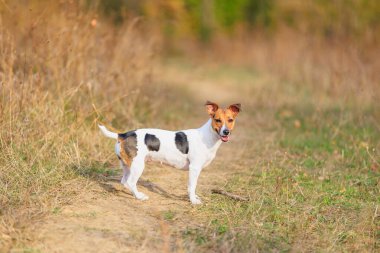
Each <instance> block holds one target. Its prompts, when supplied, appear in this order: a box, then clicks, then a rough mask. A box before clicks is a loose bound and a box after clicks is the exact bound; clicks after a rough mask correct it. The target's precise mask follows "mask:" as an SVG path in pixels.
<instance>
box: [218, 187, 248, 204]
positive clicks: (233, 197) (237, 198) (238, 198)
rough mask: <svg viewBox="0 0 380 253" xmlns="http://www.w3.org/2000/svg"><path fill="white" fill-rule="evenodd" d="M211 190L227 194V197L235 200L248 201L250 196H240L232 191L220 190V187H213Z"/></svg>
mask: <svg viewBox="0 0 380 253" xmlns="http://www.w3.org/2000/svg"><path fill="white" fill-rule="evenodd" d="M211 192H212V193H216V194H221V195H224V196H227V197H230V198H231V199H234V200H239V201H248V198H245V197H242V196H239V195H235V194H232V193H229V192H225V191H222V190H218V189H212V190H211Z"/></svg>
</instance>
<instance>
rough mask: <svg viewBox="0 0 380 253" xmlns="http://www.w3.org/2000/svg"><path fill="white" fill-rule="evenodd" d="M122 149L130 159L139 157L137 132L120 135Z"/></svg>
mask: <svg viewBox="0 0 380 253" xmlns="http://www.w3.org/2000/svg"><path fill="white" fill-rule="evenodd" d="M118 136H119V141H120V143H121V148H122V149H123V150H124V152H125V153H126V155H127V156H128V157H129V159H133V158H134V157H135V156H136V155H137V135H136V132H135V131H129V132H126V133H121V134H118Z"/></svg>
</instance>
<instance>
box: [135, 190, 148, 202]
mask: <svg viewBox="0 0 380 253" xmlns="http://www.w3.org/2000/svg"><path fill="white" fill-rule="evenodd" d="M135 197H136V199H138V200H148V199H149V197H148V196H147V195H145V194H144V193H142V192H138V193H137V194H136V195H135Z"/></svg>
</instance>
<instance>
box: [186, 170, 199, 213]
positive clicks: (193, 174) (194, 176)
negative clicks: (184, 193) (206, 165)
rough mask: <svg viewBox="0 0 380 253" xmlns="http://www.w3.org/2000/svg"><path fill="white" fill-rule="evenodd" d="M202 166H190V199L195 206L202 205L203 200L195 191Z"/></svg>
mask: <svg viewBox="0 0 380 253" xmlns="http://www.w3.org/2000/svg"><path fill="white" fill-rule="evenodd" d="M201 170H202V166H200V165H196V164H190V166H189V185H188V191H189V198H190V201H191V203H192V204H193V205H199V204H202V201H201V199H200V198H199V197H198V196H197V195H196V194H195V190H196V188H197V182H198V177H199V174H200V173H201Z"/></svg>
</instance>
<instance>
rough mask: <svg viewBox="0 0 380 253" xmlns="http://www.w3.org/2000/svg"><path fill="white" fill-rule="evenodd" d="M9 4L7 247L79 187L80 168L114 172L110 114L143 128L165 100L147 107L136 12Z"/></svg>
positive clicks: (1, 114)
mask: <svg viewBox="0 0 380 253" xmlns="http://www.w3.org/2000/svg"><path fill="white" fill-rule="evenodd" d="M11 5H12V6H9V5H8V6H7V8H9V10H8V9H7V8H6V9H4V12H3V13H4V15H3V16H2V19H1V20H0V59H1V63H0V80H1V81H0V129H1V130H0V149H1V153H0V206H1V213H0V214H1V223H0V234H1V236H0V238H1V239H0V241H1V244H2V245H0V246H5V245H7V244H9V243H11V242H12V241H13V242H14V241H17V240H18V239H19V238H21V234H20V233H21V231H20V229H21V230H22V229H27V228H28V226H29V224H30V222H29V221H30V219H31V218H33V217H35V216H40V215H43V214H44V212H45V211H46V210H51V208H54V207H55V206H59V205H62V204H63V203H66V202H67V201H69V200H70V198H71V197H72V196H73V194H75V193H77V192H78V191H80V189H81V188H82V185H83V182H82V183H79V182H78V181H83V179H80V178H78V174H83V173H87V172H88V171H92V170H100V171H101V172H104V173H106V171H104V169H103V167H101V165H103V164H104V163H105V162H106V160H104V159H105V158H104V157H102V156H100V155H99V154H100V152H101V150H102V147H101V146H102V145H98V141H97V140H95V139H94V138H92V136H93V135H94V133H97V129H96V128H95V120H96V119H97V118H99V117H100V118H101V119H103V118H102V116H101V114H102V113H107V117H108V118H107V119H106V120H107V121H108V122H113V123H114V124H115V125H116V126H119V127H120V126H121V125H122V126H123V127H132V126H134V127H135V126H136V125H138V121H137V120H138V118H139V117H140V118H142V117H144V118H145V119H146V120H148V119H149V118H150V116H151V115H153V114H154V113H156V112H157V111H156V109H154V108H159V107H158V106H157V105H158V104H159V103H160V101H162V100H160V99H157V100H155V101H154V102H150V103H149V106H148V107H143V106H140V105H143V104H144V103H145V104H146V103H147V102H146V100H147V98H146V96H147V95H149V94H150V95H154V93H155V92H156V91H155V89H154V88H149V87H150V85H152V84H151V74H152V73H151V61H152V59H153V57H154V48H153V45H154V43H153V39H152V38H146V37H144V36H142V35H141V33H138V32H136V29H135V27H136V26H138V25H139V24H138V20H133V21H132V22H129V23H128V24H126V25H125V26H123V27H119V29H115V28H114V27H113V26H112V25H109V24H107V23H106V22H102V21H100V20H96V19H95V18H94V16H93V15H92V14H91V13H84V12H80V11H79V10H78V9H76V8H75V6H74V5H70V4H69V3H66V4H61V5H60V4H58V3H57V4H49V5H41V6H40V5H38V3H30V6H27V7H26V6H23V5H18V4H15V5H14V6H13V4H11ZM2 7H4V6H2ZM143 89H145V90H148V91H144V92H141V91H142V90H143ZM94 108H96V110H95V109H94ZM141 108H144V109H143V110H142V109H141ZM110 111H112V112H118V114H115V113H109V112H110ZM119 116H122V117H119ZM132 116H134V117H132ZM117 118H121V120H117ZM136 118H137V119H136ZM0 248H1V247H0Z"/></svg>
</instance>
